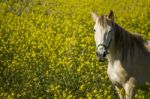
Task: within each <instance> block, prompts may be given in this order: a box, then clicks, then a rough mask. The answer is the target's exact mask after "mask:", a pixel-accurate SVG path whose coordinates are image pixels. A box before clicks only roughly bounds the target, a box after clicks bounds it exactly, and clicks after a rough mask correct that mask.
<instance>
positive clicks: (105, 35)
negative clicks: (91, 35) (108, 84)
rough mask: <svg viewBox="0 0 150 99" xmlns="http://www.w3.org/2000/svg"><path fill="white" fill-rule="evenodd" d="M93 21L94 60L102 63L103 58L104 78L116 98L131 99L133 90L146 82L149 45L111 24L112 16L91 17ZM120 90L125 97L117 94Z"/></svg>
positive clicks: (149, 69)
mask: <svg viewBox="0 0 150 99" xmlns="http://www.w3.org/2000/svg"><path fill="white" fill-rule="evenodd" d="M93 19H94V21H95V22H96V24H95V27H94V28H95V30H96V32H95V41H96V46H97V56H98V58H99V59H102V60H103V57H104V56H107V59H108V69H107V74H108V76H109V78H110V80H111V81H112V83H113V84H114V85H115V88H116V90H117V92H118V94H119V97H120V98H121V99H125V98H126V99H133V98H134V94H135V93H134V92H135V89H136V88H138V87H139V88H140V87H144V85H145V83H146V82H150V41H145V40H143V39H142V37H140V36H139V35H133V34H131V33H129V32H128V31H126V30H124V29H123V28H121V27H120V26H119V25H117V24H116V23H115V22H114V21H113V12H110V14H109V15H108V16H105V15H103V16H101V17H99V16H97V15H96V14H93ZM98 36H99V37H98ZM107 51H109V54H108V55H107V53H106V52H107ZM105 54H106V55H105ZM121 88H123V89H124V90H125V93H126V96H124V95H122V94H121V92H120V89H121Z"/></svg>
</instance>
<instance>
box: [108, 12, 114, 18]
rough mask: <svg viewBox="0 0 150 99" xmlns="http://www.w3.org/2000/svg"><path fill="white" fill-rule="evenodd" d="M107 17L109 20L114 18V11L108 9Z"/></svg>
mask: <svg viewBox="0 0 150 99" xmlns="http://www.w3.org/2000/svg"><path fill="white" fill-rule="evenodd" d="M108 18H109V19H111V20H114V12H113V11H112V10H110V12H109V14H108Z"/></svg>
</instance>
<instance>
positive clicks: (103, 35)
mask: <svg viewBox="0 0 150 99" xmlns="http://www.w3.org/2000/svg"><path fill="white" fill-rule="evenodd" d="M92 17H93V20H94V22H95V25H94V32H95V34H94V38H95V43H96V55H97V58H98V59H99V61H104V58H105V56H106V55H107V54H108V51H109V47H110V45H111V42H112V38H113V33H114V29H113V20H114V14H113V11H110V13H109V14H108V15H102V16H98V15H97V14H96V13H92Z"/></svg>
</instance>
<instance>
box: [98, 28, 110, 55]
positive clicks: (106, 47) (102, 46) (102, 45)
mask: <svg viewBox="0 0 150 99" xmlns="http://www.w3.org/2000/svg"><path fill="white" fill-rule="evenodd" d="M110 32H112V30H111V31H109V32H108V33H110ZM111 42H112V36H111V38H110V40H109V42H108V45H106V44H99V45H98V46H97V50H99V49H102V48H104V49H105V50H106V55H107V54H109V52H108V48H109V46H110V44H111Z"/></svg>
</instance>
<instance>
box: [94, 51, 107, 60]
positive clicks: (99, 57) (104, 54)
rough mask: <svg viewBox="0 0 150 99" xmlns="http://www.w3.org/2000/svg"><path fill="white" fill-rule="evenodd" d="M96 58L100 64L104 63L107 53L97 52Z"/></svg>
mask: <svg viewBox="0 0 150 99" xmlns="http://www.w3.org/2000/svg"><path fill="white" fill-rule="evenodd" d="M96 56H97V59H98V60H99V62H104V61H105V57H106V52H105V51H104V52H103V53H100V52H96Z"/></svg>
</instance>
